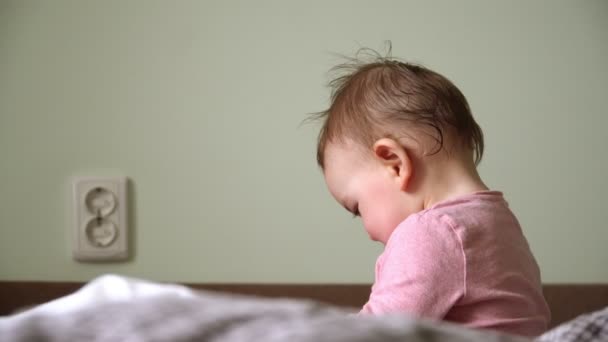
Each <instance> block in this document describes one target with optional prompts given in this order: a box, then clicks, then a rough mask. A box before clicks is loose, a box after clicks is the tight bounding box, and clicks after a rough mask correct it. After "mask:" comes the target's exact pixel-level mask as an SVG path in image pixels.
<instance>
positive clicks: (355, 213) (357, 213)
mask: <svg viewBox="0 0 608 342" xmlns="http://www.w3.org/2000/svg"><path fill="white" fill-rule="evenodd" d="M351 212H352V213H353V218H355V217H358V216H361V213H359V204H356V205H355V207H354V208H353V210H352V211H351Z"/></svg>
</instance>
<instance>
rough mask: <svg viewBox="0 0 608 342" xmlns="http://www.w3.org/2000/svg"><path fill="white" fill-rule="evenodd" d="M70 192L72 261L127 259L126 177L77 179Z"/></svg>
mask: <svg viewBox="0 0 608 342" xmlns="http://www.w3.org/2000/svg"><path fill="white" fill-rule="evenodd" d="M72 191H73V196H72V197H73V211H74V227H73V240H72V255H73V257H74V259H76V260H79V261H104V260H108V261H115V260H124V259H127V258H128V256H129V253H128V252H129V251H128V249H129V245H128V242H129V241H128V240H129V239H128V238H129V234H128V227H127V178H126V177H108V178H93V177H79V178H75V179H74V180H73V183H72Z"/></svg>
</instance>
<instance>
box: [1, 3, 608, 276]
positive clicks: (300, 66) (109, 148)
mask: <svg viewBox="0 0 608 342" xmlns="http://www.w3.org/2000/svg"><path fill="white" fill-rule="evenodd" d="M387 39H390V40H392V42H393V46H394V54H395V55H398V56H401V57H405V58H407V59H409V60H411V61H415V62H422V63H424V64H425V65H427V66H429V67H431V68H433V69H436V70H437V71H439V72H441V73H443V74H445V75H446V76H448V77H449V78H451V79H453V80H454V81H455V83H456V84H457V85H458V86H459V87H460V88H461V89H462V91H463V92H464V93H465V94H466V95H467V97H468V99H469V101H470V103H471V106H472V108H473V110H474V113H475V115H476V117H477V119H478V121H479V123H480V124H481V126H482V127H483V129H484V131H485V134H486V139H487V150H486V156H485V159H484V161H483V163H482V166H481V173H482V175H483V177H484V178H485V179H486V180H487V183H489V184H490V185H491V186H492V187H493V188H496V189H500V190H503V191H504V192H505V193H506V195H507V197H508V200H509V201H510V202H511V205H512V207H513V208H514V210H515V211H516V213H517V214H518V215H519V218H520V220H521V222H522V224H523V226H524V229H525V232H526V234H527V236H528V238H529V240H530V243H531V245H532V248H533V250H534V252H535V254H536V256H537V258H538V260H539V262H540V265H541V268H542V270H543V275H544V279H545V281H548V282H608V266H607V265H608V248H607V247H606V244H607V243H608V223H607V222H608V208H607V203H608V201H606V199H605V198H606V194H607V193H608V182H607V181H606V176H607V175H608V153H607V152H606V150H607V149H608V134H607V133H606V128H607V127H608V115H607V113H606V112H607V109H608V102H606V100H607V98H608V91H607V90H608V2H606V1H517V2H513V1H458V2H455V1H447V0H446V1H409V2H408V1H340V2H338V1H316V2H310V1H299V2H296V1H290V2H288V1H274V2H270V1H238V2H235V1H214V2H211V1H117V0H115V1H18V0H14V1H6V0H2V1H0V279H23V280H27V279H42V280H45V279H46V280H87V279H89V278H91V277H93V276H95V275H98V274H101V273H105V272H118V273H123V274H128V275H134V276H139V277H146V278H151V279H156V280H174V281H200V282H204V281H218V282H233V281H242V282H370V281H371V280H372V275H373V266H374V262H375V257H376V255H377V254H378V253H379V252H380V250H381V249H380V246H377V245H374V244H373V243H371V242H368V241H367V240H366V235H365V234H364V232H363V230H362V226H361V224H360V223H359V222H358V221H354V220H352V219H351V218H350V217H349V215H348V214H347V213H346V212H344V211H343V210H342V209H341V208H340V207H339V206H338V205H337V204H335V203H333V202H332V200H331V198H330V197H329V194H328V193H327V191H326V190H325V188H324V183H323V180H322V178H321V175H320V172H319V171H318V170H317V168H316V165H315V156H314V148H315V137H316V131H317V126H314V125H313V126H311V125H308V126H302V127H298V126H299V124H300V122H301V120H302V119H303V118H304V117H305V113H307V112H312V111H316V110H320V109H323V108H324V106H325V105H326V101H327V95H328V94H327V89H325V88H324V87H323V84H324V82H325V81H326V74H325V72H326V71H327V69H328V68H329V67H330V66H331V65H333V64H335V63H336V62H338V61H339V60H338V59H336V58H335V57H334V56H332V55H331V52H339V53H346V54H350V53H352V52H354V51H355V50H356V49H357V48H358V47H359V46H360V45H364V46H369V47H372V48H382V46H383V44H382V42H383V41H384V40H387ZM114 174H124V175H126V176H129V177H130V178H131V179H132V180H133V193H134V198H133V201H132V203H131V204H132V208H131V209H132V215H133V217H134V219H133V221H134V223H135V226H136V231H135V234H134V235H135V244H136V250H135V258H134V260H132V261H131V262H128V263H124V264H80V263H76V262H74V261H72V260H71V258H70V256H69V246H68V227H69V220H68V214H67V213H66V212H68V208H67V200H66V192H67V190H68V178H69V177H70V176H72V175H114Z"/></svg>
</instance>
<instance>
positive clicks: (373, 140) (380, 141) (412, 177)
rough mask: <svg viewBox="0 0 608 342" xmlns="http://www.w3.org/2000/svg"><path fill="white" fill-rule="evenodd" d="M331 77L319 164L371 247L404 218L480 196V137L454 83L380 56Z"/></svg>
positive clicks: (355, 63) (322, 114)
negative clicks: (452, 198) (463, 196)
mask: <svg viewBox="0 0 608 342" xmlns="http://www.w3.org/2000/svg"><path fill="white" fill-rule="evenodd" d="M335 69H336V70H337V71H339V72H341V73H340V75H339V76H338V77H337V78H335V79H334V80H333V81H331V82H330V84H329V85H330V87H331V88H332V93H331V105H330V107H329V108H328V109H327V110H325V111H323V112H320V113H317V114H316V118H318V119H321V120H322V121H323V126H322V128H321V131H320V133H319V139H318V147H317V161H318V163H319V165H320V167H321V168H322V169H323V172H324V176H325V180H326V182H327V186H328V188H329V191H330V192H331V194H332V195H333V196H334V198H335V199H336V200H337V201H338V202H339V203H340V204H342V205H343V206H344V207H345V208H346V209H347V210H348V211H350V212H352V213H353V214H354V215H357V216H361V217H362V220H363V224H364V226H365V228H366V230H367V231H368V233H369V235H370V237H371V238H372V239H373V240H377V241H380V242H383V243H386V241H387V240H388V237H389V236H390V234H391V233H392V231H393V230H394V229H395V227H396V226H397V225H398V224H399V223H401V222H402V221H403V220H404V219H405V218H406V217H407V216H409V215H410V214H412V213H414V212H417V211H420V210H423V209H425V208H427V207H428V206H430V205H432V204H434V203H436V202H438V201H440V200H442V199H445V198H446V197H449V195H455V194H458V193H459V192H467V191H468V190H470V191H474V190H480V189H483V187H484V186H483V183H481V180H480V179H479V177H478V175H477V172H476V168H475V166H476V164H477V163H478V162H479V161H480V159H481V157H482V153H483V135H482V132H481V129H480V127H479V126H478V125H477V123H476V122H475V120H474V119H473V116H472V114H471V111H470V109H469V105H468V104H467V101H466V99H465V97H464V95H463V94H462V93H461V92H460V90H458V88H456V86H455V85H454V84H452V82H450V81H449V80H448V79H446V78H445V77H443V76H441V75H439V74H437V73H435V72H433V71H431V70H429V69H426V68H424V67H421V66H417V65H413V64H409V63H404V62H400V61H398V60H395V59H392V58H384V57H379V56H377V57H375V58H374V60H372V61H371V62H368V63H362V62H359V61H356V60H355V61H352V62H349V63H347V64H344V65H340V66H338V67H336V68H335Z"/></svg>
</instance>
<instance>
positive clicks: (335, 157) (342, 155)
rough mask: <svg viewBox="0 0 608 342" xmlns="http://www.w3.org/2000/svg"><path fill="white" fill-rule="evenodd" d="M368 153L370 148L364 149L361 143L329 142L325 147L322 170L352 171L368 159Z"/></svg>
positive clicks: (350, 141)
mask: <svg viewBox="0 0 608 342" xmlns="http://www.w3.org/2000/svg"><path fill="white" fill-rule="evenodd" d="M370 152H371V147H370V148H365V146H363V145H362V144H361V143H358V142H355V141H352V140H345V141H339V142H330V143H328V144H327V145H326V146H325V153H324V161H323V170H324V172H327V171H328V170H330V171H333V169H339V170H340V171H342V172H347V171H349V170H354V169H356V168H358V167H360V166H361V165H363V163H364V162H365V161H366V160H367V159H368V158H369V157H370Z"/></svg>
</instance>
